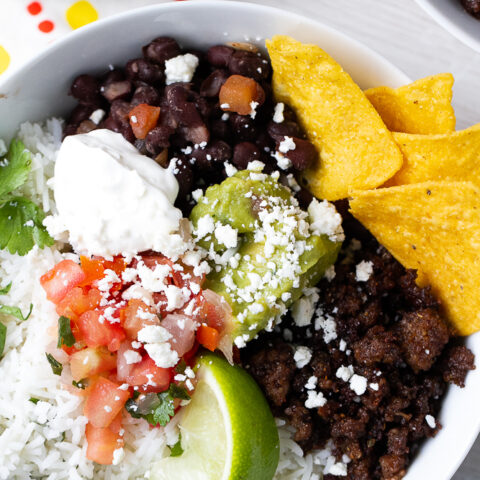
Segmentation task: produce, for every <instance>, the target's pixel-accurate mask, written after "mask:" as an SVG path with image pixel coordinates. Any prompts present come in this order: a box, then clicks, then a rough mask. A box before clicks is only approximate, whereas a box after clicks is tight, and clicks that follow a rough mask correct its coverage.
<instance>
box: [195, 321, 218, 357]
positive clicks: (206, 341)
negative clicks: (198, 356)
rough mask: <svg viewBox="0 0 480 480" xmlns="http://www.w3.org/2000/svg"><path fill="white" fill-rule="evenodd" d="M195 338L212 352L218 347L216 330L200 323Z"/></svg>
mask: <svg viewBox="0 0 480 480" xmlns="http://www.w3.org/2000/svg"><path fill="white" fill-rule="evenodd" d="M197 340H198V343H200V345H203V346H204V347H205V348H208V350H210V351H212V352H213V351H215V350H216V348H217V347H218V342H219V341H220V334H219V333H218V330H215V329H214V328H212V327H209V326H207V325H204V324H202V325H200V327H199V328H198V330H197Z"/></svg>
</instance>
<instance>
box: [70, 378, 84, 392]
mask: <svg viewBox="0 0 480 480" xmlns="http://www.w3.org/2000/svg"><path fill="white" fill-rule="evenodd" d="M83 382H84V380H80V381H79V382H76V381H75V380H73V381H72V385H73V386H74V387H77V388H80V389H82V390H85V388H86V385H85V383H83Z"/></svg>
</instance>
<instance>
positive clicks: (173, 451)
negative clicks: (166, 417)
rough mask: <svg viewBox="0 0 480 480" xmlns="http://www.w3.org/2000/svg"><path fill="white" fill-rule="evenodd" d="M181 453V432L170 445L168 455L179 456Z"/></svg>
mask: <svg viewBox="0 0 480 480" xmlns="http://www.w3.org/2000/svg"><path fill="white" fill-rule="evenodd" d="M182 453H183V448H182V434H181V433H180V434H179V435H178V441H177V443H176V444H175V445H172V446H171V447H170V456H171V457H179V456H180V455H181V454H182Z"/></svg>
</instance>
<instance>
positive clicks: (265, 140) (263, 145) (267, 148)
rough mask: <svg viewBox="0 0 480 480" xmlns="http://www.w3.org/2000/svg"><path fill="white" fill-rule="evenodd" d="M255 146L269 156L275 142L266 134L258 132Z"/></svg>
mask: <svg viewBox="0 0 480 480" xmlns="http://www.w3.org/2000/svg"><path fill="white" fill-rule="evenodd" d="M255 145H256V146H257V147H258V148H259V149H260V151H261V152H262V153H265V154H269V153H270V152H271V151H272V150H274V149H275V142H274V141H273V140H272V138H271V137H270V135H268V133H267V132H260V133H259V134H258V137H257V138H256V139H255Z"/></svg>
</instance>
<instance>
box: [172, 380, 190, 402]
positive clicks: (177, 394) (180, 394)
mask: <svg viewBox="0 0 480 480" xmlns="http://www.w3.org/2000/svg"><path fill="white" fill-rule="evenodd" d="M168 392H169V393H170V395H171V396H172V397H173V398H180V399H181V400H190V395H189V394H188V392H187V389H186V388H185V387H180V386H179V385H177V384H175V383H171V384H170V387H169V388H168Z"/></svg>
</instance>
